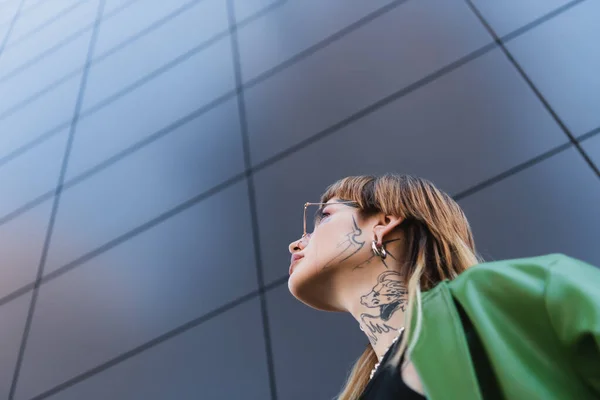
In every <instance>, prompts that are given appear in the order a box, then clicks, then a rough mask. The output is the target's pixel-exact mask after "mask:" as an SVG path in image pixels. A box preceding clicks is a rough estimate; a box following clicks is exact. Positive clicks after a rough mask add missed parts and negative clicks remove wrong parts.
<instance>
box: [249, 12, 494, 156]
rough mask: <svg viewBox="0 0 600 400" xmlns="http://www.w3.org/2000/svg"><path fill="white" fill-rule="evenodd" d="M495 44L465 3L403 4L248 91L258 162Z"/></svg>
mask: <svg viewBox="0 0 600 400" xmlns="http://www.w3.org/2000/svg"><path fill="white" fill-rule="evenodd" d="M365 4H366V3H365ZM432 26H435V27H436V29H435V30H432V29H431V27H432ZM489 41H490V38H489V37H488V35H487V33H486V32H485V31H484V30H483V28H482V27H481V24H480V23H479V22H478V21H477V20H476V19H475V18H474V17H473V15H472V13H471V11H470V10H469V9H468V8H467V7H466V5H465V4H464V3H463V2H462V1H440V0H423V1H408V2H406V3H403V4H402V5H401V6H399V7H397V8H396V9H394V10H392V11H390V12H388V13H387V14H385V15H382V16H380V17H379V18H377V19H376V20H374V21H371V22H370V23H369V24H368V25H366V26H363V27H362V28H360V29H358V30H357V31H354V32H352V33H350V34H348V35H347V36H345V37H344V38H342V39H340V40H338V41H336V42H334V43H332V44H331V45H330V46H328V47H327V48H326V49H323V50H322V51H319V52H318V53H316V54H314V55H312V56H310V57H309V58H307V59H304V60H302V61H300V62H298V63H297V64H294V65H293V66H291V67H290V68H288V69H286V70H284V71H282V72H280V73H279V74H277V75H275V76H274V77H272V78H270V79H269V80H267V81H265V82H263V83H261V84H259V85H257V86H255V87H252V88H251V89H250V90H248V91H247V92H246V99H247V109H248V126H249V131H250V134H249V136H250V148H251V150H252V162H253V163H254V164H256V163H260V162H261V161H264V160H265V159H268V158H269V157H271V156H273V155H275V154H277V153H279V152H281V151H283V150H285V149H287V148H289V147H290V146H293V145H295V144H298V143H299V142H301V141H302V140H304V139H306V138H307V137H309V136H310V135H313V134H315V133H317V132H319V131H320V130H322V129H325V128H327V127H329V126H331V125H333V124H336V123H338V122H339V121H340V120H343V119H344V118H347V117H348V116H349V115H351V114H353V113H355V112H357V111H359V110H361V109H363V108H365V107H367V106H370V105H371V104H373V103H375V102H377V101H379V100H381V99H382V98H384V97H385V96H388V95H390V94H392V93H394V92H395V91H398V90H400V89H401V88H403V87H406V86H408V85H410V84H411V83H414V82H415V81H417V80H419V79H422V78H424V77H426V76H427V75H428V74H431V73H433V72H434V71H436V70H438V69H440V68H442V67H444V66H446V65H447V64H450V63H451V62H453V61H455V60H457V59H459V58H460V57H462V56H464V55H466V54H468V53H470V52H472V51H474V50H476V49H478V48H480V47H482V46H483V45H485V44H486V43H489ZM265 105H268V106H265Z"/></svg>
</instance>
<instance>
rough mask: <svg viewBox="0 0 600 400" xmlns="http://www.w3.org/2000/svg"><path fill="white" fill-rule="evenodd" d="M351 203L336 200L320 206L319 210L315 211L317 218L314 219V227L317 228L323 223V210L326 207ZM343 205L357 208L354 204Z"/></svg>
mask: <svg viewBox="0 0 600 400" xmlns="http://www.w3.org/2000/svg"><path fill="white" fill-rule="evenodd" d="M349 201H352V200H345V199H336V200H333V201H332V202H331V203H327V204H324V205H322V206H320V207H319V208H317V210H316V211H315V216H314V218H313V224H314V226H317V224H318V223H319V222H321V211H323V209H324V208H325V207H327V206H331V205H335V204H340V203H347V202H349ZM342 205H344V206H348V207H356V206H354V205H353V204H342Z"/></svg>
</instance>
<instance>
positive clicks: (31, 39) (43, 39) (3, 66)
mask: <svg viewBox="0 0 600 400" xmlns="http://www.w3.org/2000/svg"><path fill="white" fill-rule="evenodd" d="M96 13H97V0H87V1H85V2H84V3H82V4H81V5H80V6H78V7H77V8H75V9H74V10H73V11H72V12H69V13H68V14H66V15H65V16H64V18H61V19H60V20H58V21H56V22H54V23H52V24H49V25H47V26H45V27H44V28H42V29H40V31H39V32H36V33H34V34H32V35H28V36H26V37H22V39H20V40H19V42H18V43H15V44H13V45H9V46H8V47H7V48H6V53H5V54H4V55H2V62H0V78H3V77H5V76H7V74H9V75H12V74H14V73H15V72H16V71H17V70H19V69H21V68H22V67H23V66H24V65H30V64H31V63H32V62H33V61H32V60H38V59H43V58H45V57H49V56H50V55H51V54H52V53H53V52H55V51H59V50H62V48H63V47H66V46H68V45H69V43H70V42H71V41H73V40H76V39H77V37H76V36H75V35H73V34H74V33H75V32H77V31H81V30H82V29H84V28H85V27H86V26H87V27H88V30H89V31H91V29H89V28H91V22H93V20H94V18H95V16H96ZM11 37H12V36H11ZM88 37H89V33H88ZM62 51H63V57H66V58H67V59H69V58H71V57H70V56H65V55H64V50H62Z"/></svg>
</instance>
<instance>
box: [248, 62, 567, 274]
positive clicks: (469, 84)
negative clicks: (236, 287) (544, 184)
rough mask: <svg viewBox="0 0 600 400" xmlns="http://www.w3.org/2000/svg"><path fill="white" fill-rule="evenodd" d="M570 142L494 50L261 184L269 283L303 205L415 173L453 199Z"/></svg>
mask: <svg viewBox="0 0 600 400" xmlns="http://www.w3.org/2000/svg"><path fill="white" fill-rule="evenodd" d="M291 126H293V123H291V124H290V127H291ZM567 141H568V139H567V137H566V136H565V135H564V134H563V133H562V132H561V131H560V129H559V128H558V126H557V125H556V124H555V123H554V121H553V120H552V118H551V117H550V116H549V115H548V113H547V112H546V111H545V109H544V108H543V106H542V105H541V103H540V102H539V101H538V100H537V98H536V97H535V96H534V94H533V93H532V92H531V91H530V90H529V88H528V87H527V86H526V84H525V83H524V82H523V81H522V79H521V78H520V76H519V75H518V74H517V72H516V71H515V69H514V68H513V67H512V66H511V64H510V63H509V62H508V61H507V60H506V57H504V55H503V54H502V52H501V51H499V50H494V51H492V52H490V53H488V54H486V55H484V56H482V57H480V58H478V59H476V60H474V61H471V62H470V63H468V64H466V65H464V66H462V67H461V68H459V69H457V70H455V71H453V72H451V73H449V74H447V75H445V76H444V77H442V78H439V79H438V80H436V81H434V82H432V83H430V84H428V85H426V86H424V87H422V88H420V89H419V90H417V91H416V92H413V93H411V94H409V95H407V96H405V97H403V98H401V99H399V100H396V101H395V102H393V103H391V104H389V105H388V106H386V107H383V108H380V109H379V110H377V111H376V112H374V113H373V114H371V115H369V116H367V117H364V118H362V119H360V120H358V121H356V122H354V123H353V124H351V125H349V126H347V127H345V128H343V129H341V130H339V131H337V132H335V133H334V134H331V135H329V136H327V137H325V138H323V139H321V140H319V141H318V142H315V143H312V144H311V145H309V146H307V147H305V148H304V149H302V150H301V151H299V152H297V153H294V154H292V155H290V156H288V157H286V158H285V159H283V160H281V161H279V162H277V163H276V164H274V165H272V166H269V167H267V168H266V169H264V170H262V171H260V172H258V173H257V174H256V179H255V182H256V193H257V212H258V218H259V220H260V221H261V229H260V241H261V246H262V252H261V253H262V258H263V264H264V268H265V280H266V281H267V282H269V281H272V280H275V279H277V278H280V277H281V276H285V275H286V274H287V273H288V272H287V271H288V266H289V253H288V250H287V245H288V244H289V243H290V242H291V241H292V240H297V239H298V238H299V237H300V235H301V234H302V205H303V204H304V203H305V202H307V201H311V202H315V201H318V198H319V196H320V194H321V193H322V192H323V191H324V190H325V188H326V186H327V185H329V184H331V183H333V182H334V181H335V180H337V179H339V178H342V177H344V176H348V175H355V174H370V173H375V174H382V173H386V172H398V173H409V174H415V175H418V176H423V177H425V178H428V179H430V180H432V181H433V182H434V183H436V184H437V185H439V187H440V188H442V189H444V190H446V191H448V192H449V193H450V194H453V195H454V194H457V193H460V192H462V191H464V190H466V189H468V188H470V187H472V186H474V185H476V184H479V183H481V182H483V181H485V180H487V179H490V178H492V177H494V176H496V175H498V174H501V173H503V172H505V171H507V170H509V169H510V168H513V167H514V166H516V165H518V164H520V163H523V162H526V161H528V160H530V159H531V158H533V157H536V156H538V155H540V154H542V153H543V152H545V151H548V150H550V149H552V148H554V147H556V146H559V145H561V144H564V143H566V142H567ZM273 216H276V217H275V218H274V217H273Z"/></svg>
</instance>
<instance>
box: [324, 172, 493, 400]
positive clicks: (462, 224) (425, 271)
mask: <svg viewBox="0 0 600 400" xmlns="http://www.w3.org/2000/svg"><path fill="white" fill-rule="evenodd" d="M334 197H336V198H339V199H343V200H348V201H354V202H356V203H358V208H359V213H360V215H362V216H368V215H372V214H374V213H378V212H383V213H384V214H386V215H394V216H397V217H400V218H402V219H403V222H402V223H401V224H400V225H399V226H398V228H397V229H399V230H402V232H403V233H404V237H405V239H406V243H405V251H406V253H405V254H406V255H407V257H406V260H405V261H406V264H405V268H404V269H403V270H402V271H399V272H400V274H401V275H402V279H403V281H404V282H408V309H407V313H406V314H405V323H404V329H405V331H404V334H403V335H402V340H401V342H400V347H399V351H398V352H397V353H396V354H395V355H394V357H393V358H392V363H394V364H395V365H397V364H398V363H399V362H400V356H401V355H402V353H403V352H404V351H405V350H406V352H407V357H405V359H406V360H407V361H408V358H409V357H408V356H410V353H411V351H412V349H413V348H414V345H415V344H416V341H417V340H418V337H419V334H420V329H421V320H422V315H421V292H422V291H426V290H429V289H432V288H433V287H434V286H436V285H437V284H438V283H440V282H442V281H444V280H447V279H448V280H450V279H454V278H456V277H457V276H458V275H459V274H460V273H461V272H463V271H465V270H466V269H467V268H469V267H472V266H474V265H477V264H479V263H481V262H483V259H482V258H480V256H478V255H477V253H476V251H475V243H474V240H473V234H472V232H471V227H470V226H469V223H468V221H467V218H466V216H465V214H464V212H463V211H462V209H461V208H460V206H459V205H458V204H457V203H456V202H455V201H454V200H453V199H452V198H451V197H450V196H449V195H447V194H446V193H444V192H443V191H441V190H440V189H438V188H436V187H435V185H434V184H433V183H431V182H430V181H428V180H426V179H422V178H418V177H414V176H410V175H398V174H385V175H383V176H379V177H376V176H350V177H347V178H343V179H341V180H339V181H337V182H335V183H334V184H332V185H330V186H329V187H328V188H327V190H326V191H325V193H324V194H323V195H322V196H321V202H322V203H326V202H327V201H328V200H330V199H331V198H334ZM415 308H416V312H417V314H416V318H415V319H416V323H415V328H414V332H413V328H412V326H411V325H412V321H413V313H414V311H415ZM411 334H412V338H411V344H410V345H408V341H409V336H411ZM376 362H377V356H376V354H375V351H374V350H373V347H372V346H371V344H370V343H369V344H368V345H367V347H366V349H365V351H364V352H363V354H362V355H361V356H360V357H359V358H358V359H357V361H356V362H355V364H354V366H353V368H352V369H351V371H350V373H349V375H348V379H347V381H346V384H345V386H344V388H343V389H342V391H341V392H340V394H339V395H338V398H337V399H338V400H356V399H358V398H359V396H360V394H361V393H362V392H363V391H364V388H365V386H366V385H367V383H368V382H369V376H370V372H371V370H372V369H373V367H374V366H375V363H376Z"/></svg>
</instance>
